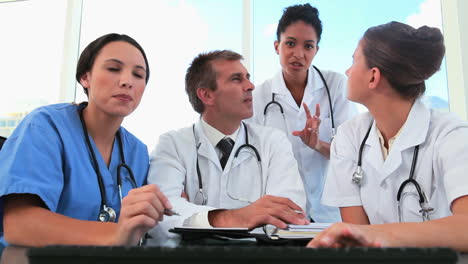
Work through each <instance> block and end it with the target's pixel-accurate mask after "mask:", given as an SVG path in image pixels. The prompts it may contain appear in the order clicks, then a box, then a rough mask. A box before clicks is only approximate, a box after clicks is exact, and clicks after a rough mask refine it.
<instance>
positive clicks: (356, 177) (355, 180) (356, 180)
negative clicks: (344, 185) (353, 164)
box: [351, 166, 363, 185]
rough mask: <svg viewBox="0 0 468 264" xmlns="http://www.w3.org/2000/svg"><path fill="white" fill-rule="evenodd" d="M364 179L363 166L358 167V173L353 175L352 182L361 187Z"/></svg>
mask: <svg viewBox="0 0 468 264" xmlns="http://www.w3.org/2000/svg"><path fill="white" fill-rule="evenodd" d="M362 178H363V171H362V168H361V166H358V167H357V169H356V171H355V172H354V173H353V177H352V178H351V180H352V181H353V183H355V184H357V185H361V182H362Z"/></svg>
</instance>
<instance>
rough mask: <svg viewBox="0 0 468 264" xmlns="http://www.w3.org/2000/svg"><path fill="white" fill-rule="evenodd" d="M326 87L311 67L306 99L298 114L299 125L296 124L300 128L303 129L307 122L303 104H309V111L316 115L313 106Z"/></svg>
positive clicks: (305, 92)
mask: <svg viewBox="0 0 468 264" xmlns="http://www.w3.org/2000/svg"><path fill="white" fill-rule="evenodd" d="M324 87H325V84H324V83H323V81H322V79H321V78H320V75H319V74H318V72H317V71H316V70H315V69H314V68H313V67H312V66H310V68H309V74H308V75H307V85H306V87H305V91H304V97H303V98H302V103H301V106H300V110H299V112H298V115H299V116H298V118H297V119H296V120H298V122H299V123H298V124H296V125H297V126H298V127H303V126H304V123H305V121H306V114H305V110H304V106H303V105H302V104H303V103H305V104H307V106H308V107H309V110H310V111H311V114H312V115H314V114H315V104H314V105H313V102H314V100H316V97H317V95H316V93H317V92H318V91H320V90H321V89H323V88H324ZM320 107H322V106H320ZM322 111H323V110H322Z"/></svg>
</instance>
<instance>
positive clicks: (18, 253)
mask: <svg viewBox="0 0 468 264" xmlns="http://www.w3.org/2000/svg"><path fill="white" fill-rule="evenodd" d="M198 248H200V247H198ZM216 248H219V247H217V246H206V247H204V249H202V251H203V252H200V254H206V253H207V252H210V251H211V252H214V251H213V250H216ZM231 248H232V249H234V250H228V251H227V252H224V254H225V255H224V256H223V257H221V258H218V259H216V261H213V262H212V263H222V262H223V260H224V259H227V258H228V257H232V256H233V255H232V254H237V253H238V252H239V251H238V250H237V249H240V248H245V249H246V251H248V252H247V253H250V254H252V253H254V254H253V255H251V256H253V257H252V258H251V257H248V256H247V257H245V256H244V261H243V262H246V263H249V262H252V263H261V262H257V261H256V260H255V257H256V255H255V252H256V251H257V250H269V248H270V247H252V246H246V245H244V246H232V247H231ZM275 248H277V249H275V250H273V251H274V252H273V251H272V253H271V254H272V255H273V256H274V258H273V262H274V261H275V260H278V258H284V256H281V253H278V252H280V251H278V250H281V248H282V247H275ZM296 248H297V250H300V251H301V252H303V248H302V247H296ZM101 249H105V248H101ZM101 249H98V251H97V252H98V253H99V254H100V255H102V250H101ZM117 249H119V250H120V251H115V252H114V253H112V255H113V256H115V257H117V258H118V259H119V260H121V262H118V263H134V261H132V259H131V258H130V257H129V256H128V252H130V253H131V252H132V251H133V253H137V254H139V256H141V254H145V253H144V252H142V251H141V250H144V249H142V248H136V247H134V248H123V247H121V248H117ZM153 249H154V250H161V248H159V249H157V248H153ZM283 249H284V250H283V251H284V253H285V254H286V253H291V252H292V251H291V250H293V251H294V250H296V249H293V248H292V247H283ZM27 250H28V249H27V248H23V247H7V248H6V249H5V250H4V252H3V255H2V258H1V262H0V264H6V263H18V264H28V263H29V261H28V258H27V256H26V254H27ZM67 250H72V251H73V250H75V253H77V252H78V251H76V250H79V248H68V249H67V247H64V248H63V251H62V252H65V251H67ZM108 250H109V248H107V249H106V251H108ZM125 250H127V252H124V251H125ZM146 250H148V249H146ZM164 250H165V251H166V252H168V255H167V256H169V258H168V259H167V262H166V263H172V264H174V263H177V261H175V259H173V258H172V259H171V258H170V257H171V256H170V255H171V249H168V248H166V249H164ZM174 250H177V248H176V249H174ZM305 250H307V249H305ZM373 250H374V249H370V251H369V252H370V254H375V252H377V251H373ZM85 251H86V252H85V254H89V253H90V252H92V251H89V249H86V250H85ZM82 252H83V251H82ZM172 252H173V253H174V252H175V251H172ZM179 252H180V251H179ZM229 252H231V253H229ZM311 252H312V251H311ZM323 252H325V253H323ZM327 252H328V253H327ZM331 252H333V249H325V251H321V252H320V254H322V256H323V259H322V260H321V261H320V260H317V259H315V261H314V259H311V261H310V263H314V262H315V263H323V262H324V261H328V260H331V259H332V258H333V256H330V255H328V257H327V255H326V254H330V253H331ZM75 253H74V254H75ZM109 254H111V253H109ZM215 254H218V255H219V252H218V253H215ZM229 254H231V256H229ZM262 254H263V253H262ZM301 254H302V253H301ZM324 254H325V255H324ZM125 255H126V259H125V260H124V259H123V258H122V256H125ZM150 255H151V254H150ZM260 255H261V254H260ZM177 257H179V256H177ZM234 257H237V259H239V254H238V255H235V256H234ZM367 257H368V256H367ZM68 259H69V260H70V261H67V262H66V263H71V261H72V260H75V261H76V263H78V262H80V261H79V259H77V258H76V257H75V258H70V257H68ZM365 259H366V256H364V259H363V260H365ZM178 260H180V257H179V259H178ZM185 260H186V261H187V262H188V263H191V264H194V263H206V262H201V261H198V262H197V261H194V260H193V258H192V257H190V256H189V257H187V258H185ZM199 260H200V259H199ZM271 261H272V260H271V259H270V260H269V262H265V263H272V262H271ZM81 262H82V263H87V261H86V260H85V259H81ZM347 262H348V261H347ZM361 262H362V261H361ZM390 262H393V261H389V263H390ZM62 263H63V262H62ZM100 263H117V262H115V261H110V262H106V261H100ZM148 263H150V262H148ZM153 263H155V262H153ZM157 263H158V264H160V263H164V261H162V262H161V261H159V262H157ZM286 263H300V261H299V260H295V259H294V258H288V262H286ZM286 263H283V264H286ZM336 263H338V262H336ZM362 263H365V262H362ZM368 263H371V262H368ZM395 263H400V262H399V261H395ZM411 263H413V264H414V263H425V262H418V261H415V260H413V261H412V262H411ZM457 263H459V264H468V254H463V255H459V258H458V261H457Z"/></svg>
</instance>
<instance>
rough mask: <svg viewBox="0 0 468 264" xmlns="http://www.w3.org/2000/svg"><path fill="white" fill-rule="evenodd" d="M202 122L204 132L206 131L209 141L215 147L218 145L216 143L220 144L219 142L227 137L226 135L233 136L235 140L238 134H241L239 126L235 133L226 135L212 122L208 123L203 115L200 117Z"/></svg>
mask: <svg viewBox="0 0 468 264" xmlns="http://www.w3.org/2000/svg"><path fill="white" fill-rule="evenodd" d="M200 123H201V127H202V129H203V133H205V136H206V137H207V138H208V141H209V142H210V144H211V145H213V147H216V145H217V144H218V142H219V141H220V140H221V139H223V138H225V137H229V138H231V139H232V140H234V142H235V141H236V137H237V134H239V128H240V127H239V128H237V129H236V131H234V133H232V134H231V135H224V134H223V133H221V132H220V131H219V130H217V129H216V128H214V127H213V126H211V125H210V124H208V123H207V122H206V121H205V120H204V119H203V117H202V118H200Z"/></svg>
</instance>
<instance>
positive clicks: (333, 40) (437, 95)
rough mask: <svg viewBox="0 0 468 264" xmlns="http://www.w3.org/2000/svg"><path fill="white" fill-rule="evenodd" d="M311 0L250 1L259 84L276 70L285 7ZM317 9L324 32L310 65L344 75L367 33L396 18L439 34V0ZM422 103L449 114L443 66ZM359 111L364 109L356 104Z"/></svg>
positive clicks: (319, 2) (343, 2) (344, 1)
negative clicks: (276, 49)
mask: <svg viewBox="0 0 468 264" xmlns="http://www.w3.org/2000/svg"><path fill="white" fill-rule="evenodd" d="M307 2H311V1H289V0H281V1H280V0H276V1H270V0H254V1H253V36H254V39H253V54H254V56H253V58H254V61H253V73H254V76H255V82H256V83H257V84H259V83H261V82H263V81H264V80H266V79H268V78H271V77H272V76H273V75H274V74H275V73H276V72H277V71H279V70H280V69H281V68H280V63H279V58H278V55H276V53H275V52H274V47H273V42H274V41H275V40H276V28H277V25H278V21H279V19H280V18H281V15H282V14H283V9H284V8H286V7H288V6H291V5H294V4H304V3H307ZM310 4H311V5H312V6H314V7H316V8H317V9H318V10H319V17H320V19H321V20H322V26H323V32H322V39H321V41H320V43H319V47H320V50H319V52H318V53H317V55H316V57H315V58H314V61H313V64H314V65H315V66H317V67H318V68H319V69H320V68H323V69H328V70H333V71H336V72H339V73H343V74H344V72H345V71H346V69H347V68H348V67H349V66H350V65H351V63H352V58H351V56H352V54H353V52H354V49H355V48H356V46H357V44H358V41H359V39H360V38H361V37H362V35H363V34H364V32H365V30H366V29H367V28H369V27H371V26H376V25H379V24H384V23H387V22H389V21H392V20H395V21H400V22H403V23H407V24H410V25H412V26H413V27H419V26H421V25H430V26H433V27H438V28H440V29H441V30H442V14H441V7H440V1H439V0H413V1H406V0H387V1H379V3H378V6H376V4H375V1H373V0H354V1H349V0H316V1H313V2H311V3H310ZM423 99H424V101H425V102H426V103H427V104H428V105H429V106H430V107H432V108H436V109H439V110H444V111H448V91H447V75H446V67H445V62H443V64H442V67H441V69H440V71H439V72H438V73H436V74H435V75H434V76H432V77H431V78H430V79H429V80H428V81H427V82H426V94H425V97H424V98H423ZM360 107H361V108H360V110H361V111H366V109H365V108H364V107H363V106H360Z"/></svg>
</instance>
